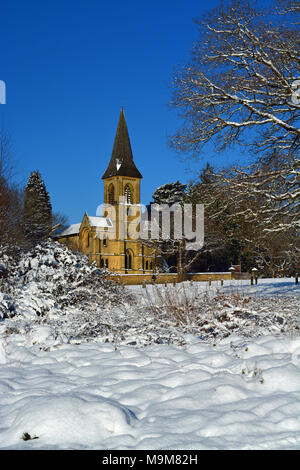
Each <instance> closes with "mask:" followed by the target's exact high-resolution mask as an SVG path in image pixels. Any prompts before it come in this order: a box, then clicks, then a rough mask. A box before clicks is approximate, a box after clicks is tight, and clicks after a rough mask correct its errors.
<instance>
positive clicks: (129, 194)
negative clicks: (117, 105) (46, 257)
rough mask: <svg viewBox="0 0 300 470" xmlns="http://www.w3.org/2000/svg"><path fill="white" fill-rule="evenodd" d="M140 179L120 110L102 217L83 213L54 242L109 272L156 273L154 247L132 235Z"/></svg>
mask: <svg viewBox="0 0 300 470" xmlns="http://www.w3.org/2000/svg"><path fill="white" fill-rule="evenodd" d="M141 179H142V175H141V173H140V172H139V170H138V169H137V167H136V165H135V163H134V160H133V155H132V149H131V144H130V138H129V133H128V129H127V124H126V120H125V115H124V110H123V108H122V109H121V112H120V116H119V122H118V127H117V131H116V135H115V140H114V145H113V150H112V155H111V158H110V161H109V163H108V166H107V168H106V170H105V172H104V173H103V176H102V180H103V182H104V204H103V205H102V209H103V214H102V215H101V216H89V215H88V214H87V213H85V214H84V216H83V219H82V221H81V223H77V224H73V225H71V226H69V227H68V228H66V229H65V230H63V231H62V232H61V233H59V234H57V235H56V236H55V239H56V240H58V241H59V242H61V243H63V244H65V245H67V246H68V247H69V248H71V249H72V250H75V251H76V250H79V251H81V252H82V253H84V254H86V255H87V256H88V257H89V260H90V262H96V263H97V266H99V267H100V268H108V269H109V270H110V271H111V272H112V273H119V274H149V273H152V272H155V271H156V270H157V269H158V267H159V265H160V257H159V255H158V253H157V252H156V249H155V247H154V246H151V245H150V244H147V243H145V242H144V240H142V239H141V238H140V237H139V236H137V235H135V232H136V233H140V229H141V227H140V224H141V220H142V217H141V211H142V205H141V203H140V187H141ZM129 228H130V230H129ZM135 229H136V230H135Z"/></svg>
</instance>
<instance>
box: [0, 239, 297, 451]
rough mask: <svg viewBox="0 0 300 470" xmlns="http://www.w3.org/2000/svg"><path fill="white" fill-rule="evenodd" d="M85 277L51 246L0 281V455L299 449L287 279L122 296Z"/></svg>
mask: <svg viewBox="0 0 300 470" xmlns="http://www.w3.org/2000/svg"><path fill="white" fill-rule="evenodd" d="M8 261H9V262H8ZM9 263H10V265H11V266H12V265H13V262H12V261H11V260H9V259H8V258H5V257H3V261H2V264H3V265H4V266H8V265H9ZM83 273H84V275H83ZM93 275H94V274H93V271H92V268H91V267H90V265H88V264H87V263H86V262H85V261H84V260H83V258H82V259H81V258H80V260H79V259H78V258H76V259H75V257H74V255H72V254H70V253H69V252H68V251H67V250H66V249H64V248H62V247H61V246H60V247H58V246H57V245H55V246H54V248H53V246H52V245H51V246H46V248H45V249H43V250H42V251H35V252H34V253H32V254H31V255H30V256H27V257H26V259H23V258H22V259H21V261H18V263H17V262H16V263H15V265H14V267H13V268H11V272H10V274H9V275H7V277H6V278H5V279H4V281H3V283H2V287H1V289H0V307H1V308H0V313H1V312H2V320H0V449H2V450H3V449H6V450H7V449H12V450H17V449H42V450H45V449H53V450H54V449H57V450H59V449H79V450H81V449H82V450H89V449H90V450H91V449H93V450H96V449H97V450H98V449H99V450H100V449H110V450H128V451H130V450H131V451H133V450H137V449H143V450H179V449H181V450H204V449H205V450H221V449H224V450H228V449H243V450H245V449H260V450H272V449H282V450H296V449H300V336H299V322H300V286H299V285H295V283H294V280H293V279H277V280H272V279H264V280H259V283H258V285H257V286H250V283H249V281H227V282H225V283H224V286H221V285H220V283H219V282H216V283H212V286H211V287H209V286H208V284H207V283H192V284H190V283H183V284H181V285H177V286H168V287H167V288H166V287H165V286H158V287H152V286H150V287H148V288H147V289H142V288H141V287H140V286H137V287H127V288H126V289H125V290H122V289H121V288H117V289H116V288H115V287H113V286H112V287H109V285H106V284H103V285H102V284H101V283H100V284H99V285H98V284H95V279H96V278H94V277H93ZM95 275H96V274H95ZM87 279H89V282H90V283H88V282H87ZM97 279H98V278H97ZM101 282H102V281H101ZM95 285H96V287H93V286H95ZM101 286H102V287H101ZM95 289H96V291H95ZM129 294H130V295H129ZM1 296H2V297H1ZM101 299H102V300H101ZM168 302H169V303H168ZM170 302H171V303H170ZM177 302H179V304H178V303H177ZM178 305H179V306H180V309H179V310H178ZM170 308H171V310H172V309H173V313H171V314H170ZM185 309H186V311H185ZM177 313H178V315H179V314H180V315H183V316H182V317H178V318H179V320H178V318H177V317H176V315H177ZM174 315H175V316H174ZM0 318H1V317H0Z"/></svg>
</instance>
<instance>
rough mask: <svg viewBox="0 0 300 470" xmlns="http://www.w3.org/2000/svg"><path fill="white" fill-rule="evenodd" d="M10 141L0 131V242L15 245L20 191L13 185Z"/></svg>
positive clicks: (19, 229) (19, 218)
mask: <svg viewBox="0 0 300 470" xmlns="http://www.w3.org/2000/svg"><path fill="white" fill-rule="evenodd" d="M14 174H15V166H14V164H13V161H12V144H11V139H10V138H9V136H8V134H7V133H6V132H5V131H4V129H3V128H1V129H0V242H1V243H10V244H16V243H19V242H20V240H21V237H22V235H21V217H22V206H23V195H22V190H21V189H19V188H18V186H17V185H16V184H14V183H13V181H12V177H13V176H14Z"/></svg>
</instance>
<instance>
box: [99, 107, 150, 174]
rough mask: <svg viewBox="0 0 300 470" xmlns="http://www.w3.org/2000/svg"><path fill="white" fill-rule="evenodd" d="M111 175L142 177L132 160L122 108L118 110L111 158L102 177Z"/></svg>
mask: <svg viewBox="0 0 300 470" xmlns="http://www.w3.org/2000/svg"><path fill="white" fill-rule="evenodd" d="M111 176H131V177H133V178H142V175H141V173H140V172H139V170H138V169H137V167H136V166H135V163H134V161H133V156H132V150H131V144H130V139H129V134H128V129H127V124H126V121H125V116H124V111H123V108H122V109H121V112H120V117H119V123H118V127H117V132H116V136H115V141H114V146H113V151H112V155H111V159H110V162H109V164H108V167H107V169H106V171H105V173H104V174H103V176H102V179H105V178H110V177H111Z"/></svg>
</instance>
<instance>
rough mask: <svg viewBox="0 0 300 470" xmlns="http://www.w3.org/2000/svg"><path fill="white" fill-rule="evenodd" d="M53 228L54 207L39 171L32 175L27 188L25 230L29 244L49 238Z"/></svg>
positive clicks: (24, 216) (24, 217)
mask: <svg viewBox="0 0 300 470" xmlns="http://www.w3.org/2000/svg"><path fill="white" fill-rule="evenodd" d="M51 228H52V206H51V202H50V197H49V194H48V192H47V190H46V186H45V184H44V182H43V180H42V178H41V175H40V173H39V172H38V171H33V172H32V173H31V174H30V177H29V180H28V183H27V186H26V188H25V197H24V212H23V230H24V236H25V239H26V241H27V242H29V243H30V244H36V243H38V242H39V241H41V240H44V239H45V238H47V237H48V236H49V235H50V233H51Z"/></svg>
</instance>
